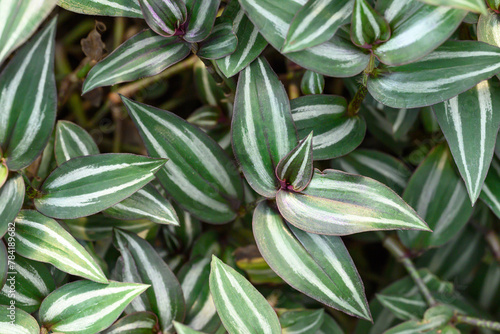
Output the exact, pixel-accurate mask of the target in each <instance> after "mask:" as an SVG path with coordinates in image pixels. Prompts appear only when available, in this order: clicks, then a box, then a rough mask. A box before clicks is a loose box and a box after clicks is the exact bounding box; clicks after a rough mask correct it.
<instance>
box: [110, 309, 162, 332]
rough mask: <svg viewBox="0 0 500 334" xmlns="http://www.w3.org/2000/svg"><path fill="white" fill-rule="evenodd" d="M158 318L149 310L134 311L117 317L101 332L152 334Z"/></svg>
mask: <svg viewBox="0 0 500 334" xmlns="http://www.w3.org/2000/svg"><path fill="white" fill-rule="evenodd" d="M157 322H158V319H157V318H156V315H154V314H153V313H151V312H136V313H133V314H129V315H126V316H124V317H123V318H121V319H119V320H118V321H117V322H115V323H114V324H113V326H111V327H109V328H108V329H106V330H105V331H103V332H101V333H102V334H154V333H155V327H156V326H157Z"/></svg>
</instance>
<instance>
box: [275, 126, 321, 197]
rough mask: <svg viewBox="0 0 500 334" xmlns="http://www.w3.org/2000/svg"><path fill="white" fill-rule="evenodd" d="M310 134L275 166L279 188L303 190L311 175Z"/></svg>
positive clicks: (311, 153)
mask: <svg viewBox="0 0 500 334" xmlns="http://www.w3.org/2000/svg"><path fill="white" fill-rule="evenodd" d="M312 139H313V134H312V132H311V133H310V134H309V135H308V136H307V137H306V138H305V139H304V140H303V141H301V142H300V143H299V144H298V145H297V146H296V147H295V148H294V149H293V150H291V151H290V153H288V154H287V155H286V156H285V157H284V158H283V159H281V161H280V162H279V163H278V166H276V176H277V177H278V179H279V180H280V183H281V188H286V189H289V190H292V191H302V190H304V189H305V188H306V187H307V185H308V184H309V182H310V181H311V177H312V174H313V148H312Z"/></svg>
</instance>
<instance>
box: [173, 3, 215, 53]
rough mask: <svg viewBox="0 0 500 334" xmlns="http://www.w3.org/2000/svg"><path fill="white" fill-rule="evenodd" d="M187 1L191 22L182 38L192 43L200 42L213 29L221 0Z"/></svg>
mask: <svg viewBox="0 0 500 334" xmlns="http://www.w3.org/2000/svg"><path fill="white" fill-rule="evenodd" d="M185 2H186V7H187V10H188V12H189V23H188V25H187V27H186V28H185V29H186V32H185V34H184V35H183V36H182V38H183V39H185V40H186V41H187V42H190V43H196V42H200V41H202V40H204V39H205V38H207V37H208V35H210V32H211V31H212V27H213V26H214V21H215V17H216V16H217V11H218V10H219V4H220V0H187V1H185Z"/></svg>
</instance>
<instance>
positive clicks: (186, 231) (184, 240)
mask: <svg viewBox="0 0 500 334" xmlns="http://www.w3.org/2000/svg"><path fill="white" fill-rule="evenodd" d="M172 206H173V207H174V209H175V212H176V213H177V217H178V218H179V222H180V224H179V226H173V225H169V226H165V227H164V229H163V230H164V231H166V230H168V234H173V235H175V238H176V239H178V242H179V247H180V249H189V248H191V246H192V245H193V243H194V242H195V240H196V238H198V237H199V235H200V234H201V229H202V224H201V222H200V221H199V220H198V219H196V218H194V217H193V216H191V214H189V213H188V212H186V211H184V210H182V209H181V208H180V207H179V206H178V205H177V204H175V202H174V203H172Z"/></svg>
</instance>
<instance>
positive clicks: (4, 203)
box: [0, 174, 25, 237]
mask: <svg viewBox="0 0 500 334" xmlns="http://www.w3.org/2000/svg"><path fill="white" fill-rule="evenodd" d="M24 191H25V190H24V180H23V177H22V176H21V175H20V174H16V175H14V176H12V177H11V178H9V179H8V180H7V182H5V184H4V185H3V186H2V187H1V188H0V237H3V236H4V235H5V233H6V232H7V229H8V227H9V224H10V223H12V222H13V221H14V219H15V218H16V216H17V214H18V213H19V210H21V207H22V205H23V202H24Z"/></svg>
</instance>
